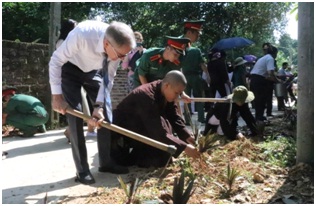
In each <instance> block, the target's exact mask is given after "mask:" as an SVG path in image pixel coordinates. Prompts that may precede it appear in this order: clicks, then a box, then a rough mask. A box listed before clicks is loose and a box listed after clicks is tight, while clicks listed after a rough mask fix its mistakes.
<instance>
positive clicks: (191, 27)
mask: <svg viewBox="0 0 316 206" xmlns="http://www.w3.org/2000/svg"><path fill="white" fill-rule="evenodd" d="M184 27H185V28H189V29H196V30H201V27H202V25H201V24H195V23H185V25H184Z"/></svg>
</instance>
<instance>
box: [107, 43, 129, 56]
mask: <svg viewBox="0 0 316 206" xmlns="http://www.w3.org/2000/svg"><path fill="white" fill-rule="evenodd" d="M109 44H110V45H111V47H112V50H113V51H114V53H115V54H116V57H117V58H118V59H122V58H124V57H126V56H127V55H128V53H127V54H120V53H119V52H117V51H116V50H115V48H114V47H113V45H112V44H111V42H109Z"/></svg>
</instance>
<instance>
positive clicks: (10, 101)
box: [2, 88, 49, 137]
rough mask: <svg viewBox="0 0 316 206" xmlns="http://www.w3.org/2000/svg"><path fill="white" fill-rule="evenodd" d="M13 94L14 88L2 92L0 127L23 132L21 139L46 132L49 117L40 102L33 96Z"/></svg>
mask: <svg viewBox="0 0 316 206" xmlns="http://www.w3.org/2000/svg"><path fill="white" fill-rule="evenodd" d="M15 93H16V89H15V88H8V89H4V90H2V102H4V106H3V108H2V125H4V124H8V125H12V126H14V127H15V128H18V129H19V130H20V131H21V132H23V137H32V136H34V134H35V133H37V132H46V128H45V123H46V122H47V121H48V118H49V115H48V113H47V111H46V110H45V106H44V105H43V104H42V102H41V101H40V100H39V99H37V98H35V97H33V96H30V95H26V94H15Z"/></svg>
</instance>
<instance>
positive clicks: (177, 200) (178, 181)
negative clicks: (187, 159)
mask: <svg viewBox="0 0 316 206" xmlns="http://www.w3.org/2000/svg"><path fill="white" fill-rule="evenodd" d="M185 177H186V172H185V171H184V170H182V172H181V175H180V178H178V177H175V178H174V182H173V192H172V196H171V195H169V194H164V195H163V196H161V198H162V200H163V201H164V202H165V203H168V204H169V203H170V200H172V203H173V204H186V203H187V202H188V201H189V198H190V197H191V196H192V195H193V193H194V191H192V189H193V183H194V180H195V179H194V178H193V179H192V178H189V181H188V182H187V187H186V189H185V188H184V185H185Z"/></svg>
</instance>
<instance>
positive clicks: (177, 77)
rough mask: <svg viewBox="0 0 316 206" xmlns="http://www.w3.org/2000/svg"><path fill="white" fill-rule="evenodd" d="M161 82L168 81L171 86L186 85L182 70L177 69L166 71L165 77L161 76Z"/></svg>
mask: <svg viewBox="0 0 316 206" xmlns="http://www.w3.org/2000/svg"><path fill="white" fill-rule="evenodd" d="M162 82H163V83H169V84H171V85H172V86H177V85H179V84H181V85H183V86H186V85H187V80H186V78H185V76H184V75H183V73H182V72H180V71H178V70H172V71H170V72H168V73H167V74H166V76H165V78H163V81H162Z"/></svg>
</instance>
